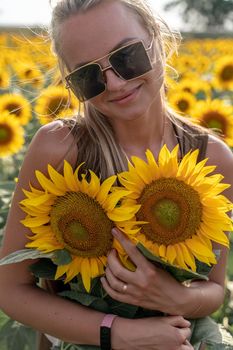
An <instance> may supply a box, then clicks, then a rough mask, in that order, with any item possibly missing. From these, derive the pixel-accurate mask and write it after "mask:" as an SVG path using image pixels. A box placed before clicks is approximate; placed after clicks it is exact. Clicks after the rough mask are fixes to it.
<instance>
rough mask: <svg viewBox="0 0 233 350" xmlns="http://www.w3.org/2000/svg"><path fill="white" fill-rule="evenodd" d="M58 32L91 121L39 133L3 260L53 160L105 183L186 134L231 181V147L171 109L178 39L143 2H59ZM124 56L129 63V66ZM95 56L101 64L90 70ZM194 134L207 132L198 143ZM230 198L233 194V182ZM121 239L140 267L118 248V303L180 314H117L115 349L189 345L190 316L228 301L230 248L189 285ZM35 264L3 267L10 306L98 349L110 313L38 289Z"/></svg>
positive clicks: (70, 82)
mask: <svg viewBox="0 0 233 350" xmlns="http://www.w3.org/2000/svg"><path fill="white" fill-rule="evenodd" d="M165 29H166V30H165ZM51 36H52V40H53V47H54V51H55V52H56V54H57V55H58V57H59V60H60V63H61V67H62V72H63V74H64V75H66V76H67V78H66V80H67V86H68V88H71V89H72V90H73V92H74V93H75V94H76V96H77V97H78V98H79V99H80V100H83V101H84V108H85V118H81V119H80V120H79V121H76V122H75V123H70V125H69V123H62V122H61V121H56V122H52V123H50V124H48V125H46V126H43V127H42V128H41V129H40V130H39V131H38V132H37V134H36V135H35V137H34V139H33V141H32V143H31V146H30V148H29V150H28V153H27V155H26V157H25V160H24V163H23V166H22V169H21V172H20V176H19V182H18V184H17V188H16V191H15V194H14V199H13V201H12V206H11V210H10V213H9V216H8V222H7V227H6V234H5V240H4V244H3V247H2V252H1V256H5V255H7V254H9V253H10V252H12V251H15V250H18V249H22V248H23V247H24V246H25V244H26V243H27V238H26V235H27V234H28V233H29V232H28V230H27V229H26V228H25V227H23V226H22V225H21V224H20V220H22V219H23V218H24V213H23V212H22V211H21V209H20V208H19V206H18V203H19V202H20V201H21V200H22V199H23V193H22V191H21V189H22V188H24V189H27V188H29V185H28V184H29V182H30V183H31V184H32V185H33V186H34V187H36V188H40V185H39V184H38V181H37V180H36V178H35V170H40V171H41V172H43V173H45V174H46V173H47V165H48V163H49V164H51V165H52V166H53V167H55V168H57V169H61V164H63V160H64V159H66V160H67V161H68V162H69V163H71V164H72V166H73V167H74V168H75V167H76V165H77V164H79V163H81V162H82V161H85V166H86V167H87V169H90V168H91V169H92V170H94V171H95V172H96V173H97V174H98V175H99V176H101V179H102V180H103V179H105V178H106V177H107V176H109V175H112V174H115V173H116V172H119V171H122V170H124V169H126V166H127V158H130V157H131V156H132V155H136V156H138V157H140V158H142V159H144V158H145V151H146V149H148V148H149V149H150V150H151V151H152V153H153V155H154V157H155V158H157V156H158V153H159V150H160V148H161V146H162V145H163V144H164V143H166V144H167V145H168V148H169V149H170V150H171V149H173V148H174V147H175V145H176V144H177V143H178V142H180V143H181V145H183V144H184V138H186V139H187V140H188V142H189V146H188V147H189V148H190V147H193V145H196V147H197V146H198V145H199V146H200V147H201V148H202V151H203V155H202V156H204V153H205V147H206V146H207V149H206V154H205V155H206V156H207V157H208V158H209V161H208V162H209V164H214V165H217V166H218V172H221V173H222V174H223V175H224V177H225V182H226V183H231V184H232V177H231V174H232V172H233V156H232V154H231V151H230V150H229V149H228V147H227V146H226V145H225V144H224V143H223V142H222V141H220V140H219V139H218V138H216V137H214V136H212V135H209V136H208V140H207V137H206V136H205V137H204V136H203V138H202V134H203V131H202V130H201V131H199V132H197V130H196V129H193V127H192V125H190V123H189V125H188V124H187V123H186V122H185V121H183V122H182V123H183V126H180V125H181V119H179V118H178V117H176V116H175V115H174V114H173V113H172V112H171V111H169V109H168V107H167V105H166V100H165V84H164V70H165V65H166V59H167V56H168V54H169V52H168V51H169V36H170V37H172V35H171V33H170V32H169V30H168V28H167V27H165V28H164V25H162V26H160V24H159V20H158V19H156V18H154V16H153V15H152V13H151V12H150V10H149V8H148V7H147V6H146V4H145V2H144V1H143V0H137V1H135V0H132V1H130V0H122V1H118V0H113V1H111V0H110V1H109V0H99V1H98V0H92V1H91V0H83V1H81V0H79V1H78V0H76V1H75V0H60V1H59V2H58V3H57V5H56V7H55V8H54V10H53V19H52V25H51ZM166 38H167V39H166ZM172 40H173V41H170V44H171V43H172V42H173V44H174V42H175V39H174V37H173V39H172ZM118 49H120V50H118ZM121 50H123V51H121ZM122 52H123V55H122ZM120 59H124V61H123V64H122V62H121V61H120ZM92 62H94V63H95V64H94V65H93V64H92V65H88V66H86V65H87V64H89V63H92ZM80 67H81V69H80V70H77V69H78V68H80ZM185 123H186V124H187V125H186V124H185ZM71 124H72V128H71ZM70 130H72V132H71V131H70ZM197 133H198V136H200V135H201V137H199V138H198V140H199V141H198V142H199V143H197V138H195V134H196V135H197ZM187 140H186V141H187ZM205 140H207V141H208V144H207V145H205ZM186 144H187V142H186ZM181 151H182V150H181ZM183 151H184V150H183ZM181 153H182V152H181ZM181 153H180V157H182V154H181ZM220 154H221V157H219V155H220ZM225 194H226V196H228V198H229V199H230V200H232V199H233V189H232V188H231V189H230V190H228V191H226V192H225ZM115 235H116V237H117V239H118V240H119V241H120V243H121V244H122V245H123V246H124V247H125V249H126V250H127V252H128V254H129V256H130V257H131V258H132V260H133V261H134V262H135V264H136V265H137V269H136V271H135V273H133V275H130V280H129V279H127V278H128V275H127V273H126V270H125V269H124V268H123V267H122V266H121V265H120V263H119V261H118V259H117V256H116V254H115V252H114V251H111V252H110V254H109V256H108V266H107V269H106V276H105V278H103V279H102V284H103V287H104V288H105V290H106V291H107V293H109V294H110V295H111V296H112V297H113V298H115V299H117V300H119V301H123V302H125V303H130V304H136V305H140V306H142V307H145V308H148V309H153V310H160V311H162V312H163V313H166V314H168V315H175V316H163V317H150V318H143V319H134V320H130V319H125V318H122V317H117V318H115V319H114V322H113V323H112V328H111V347H112V348H113V349H116V350H118V349H119V350H120V349H127V350H130V349H159V350H163V349H164V350H168V349H169V350H178V349H179V350H188V349H192V348H193V347H192V346H191V345H190V343H189V341H188V339H189V337H190V333H191V332H190V328H189V327H190V323H189V321H187V320H186V319H187V318H200V317H203V316H206V315H209V314H211V313H212V312H213V311H214V310H216V309H217V308H218V307H219V306H220V305H221V303H222V301H223V298H224V278H225V268H226V259H227V249H225V248H221V249H222V253H221V258H220V260H219V262H218V264H217V265H216V266H215V267H214V268H213V270H212V272H211V275H210V280H209V281H208V282H201V281H200V282H195V283H192V284H191V286H190V288H187V287H185V286H184V285H181V284H180V283H178V282H177V281H176V280H175V279H174V278H172V277H171V276H170V275H169V274H168V273H166V272H165V271H162V270H160V269H158V268H156V267H155V266H154V265H152V264H151V263H150V262H149V261H147V260H146V259H145V258H144V257H143V256H142V255H141V254H140V253H139V252H138V251H137V249H136V248H135V247H134V246H133V245H132V244H131V243H130V242H129V241H128V240H127V239H126V238H125V237H124V236H123V235H122V234H121V233H120V232H119V231H117V232H115ZM30 264H31V261H25V262H22V263H19V264H12V265H8V266H3V267H1V270H0V279H1V291H0V300H1V301H0V303H1V308H2V309H3V311H4V312H6V313H7V314H8V315H10V317H12V318H13V319H16V320H18V321H20V322H22V323H24V324H27V325H30V326H31V327H33V328H35V329H38V330H39V331H40V332H43V333H47V334H50V335H52V336H54V337H57V338H59V339H62V340H64V341H66V342H69V343H75V344H90V345H100V325H101V323H102V320H103V318H104V316H105V315H104V314H103V313H100V312H97V311H93V310H90V309H88V308H85V307H83V306H80V305H77V304H75V305H74V304H73V303H71V302H69V301H68V300H64V299H62V298H60V297H58V296H55V295H53V294H50V293H48V292H45V291H43V290H41V289H39V288H38V287H36V285H35V280H34V278H33V276H32V275H31V274H30V273H29V272H28V266H29V265H30ZM80 320H81V322H80ZM111 321H113V320H111ZM106 337H107V340H106V339H105V340H106V341H107V346H105V347H104V345H103V343H102V348H110V344H109V343H108V342H109V339H108V338H109V336H106Z"/></svg>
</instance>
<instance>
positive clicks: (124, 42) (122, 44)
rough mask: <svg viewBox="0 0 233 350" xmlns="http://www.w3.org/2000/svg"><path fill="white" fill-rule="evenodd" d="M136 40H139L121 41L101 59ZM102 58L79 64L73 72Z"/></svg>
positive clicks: (132, 38) (126, 39)
mask: <svg viewBox="0 0 233 350" xmlns="http://www.w3.org/2000/svg"><path fill="white" fill-rule="evenodd" d="M135 39H137V38H135V37H131V38H125V39H123V40H121V41H120V42H119V43H118V44H117V45H115V46H114V47H113V48H112V49H111V50H110V51H109V52H108V53H107V54H106V55H104V56H102V57H100V58H103V57H105V56H108V55H109V54H111V52H113V51H115V50H117V49H119V48H120V47H121V46H124V44H126V43H128V42H130V41H132V40H135ZM138 40H140V39H138ZM100 58H96V59H94V60H91V61H86V62H81V63H78V64H76V65H75V67H74V69H73V70H75V69H78V68H80V67H82V66H85V65H86V64H88V63H91V62H95V61H98V60H99V59H100Z"/></svg>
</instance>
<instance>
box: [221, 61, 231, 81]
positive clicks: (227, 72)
mask: <svg viewBox="0 0 233 350" xmlns="http://www.w3.org/2000/svg"><path fill="white" fill-rule="evenodd" d="M221 78H222V80H224V81H230V80H232V79H233V65H232V64H229V65H226V66H225V67H224V68H223V70H222V72H221Z"/></svg>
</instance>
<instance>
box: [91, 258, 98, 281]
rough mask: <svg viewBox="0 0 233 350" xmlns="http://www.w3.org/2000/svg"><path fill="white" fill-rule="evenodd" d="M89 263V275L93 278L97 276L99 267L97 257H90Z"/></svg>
mask: <svg viewBox="0 0 233 350" xmlns="http://www.w3.org/2000/svg"><path fill="white" fill-rule="evenodd" d="M90 264H91V277H92V278H95V277H97V276H99V267H98V262H97V259H96V258H90Z"/></svg>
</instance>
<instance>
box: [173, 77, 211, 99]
mask: <svg viewBox="0 0 233 350" xmlns="http://www.w3.org/2000/svg"><path fill="white" fill-rule="evenodd" d="M176 89H177V90H176V91H185V92H189V93H190V94H192V95H194V96H195V97H196V98H200V99H201V98H203V97H206V96H210V95H211V85H210V84H209V83H208V82H207V81H204V80H201V79H193V78H192V79H182V80H181V81H180V82H179V84H178V85H177V86H176Z"/></svg>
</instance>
